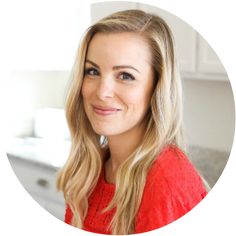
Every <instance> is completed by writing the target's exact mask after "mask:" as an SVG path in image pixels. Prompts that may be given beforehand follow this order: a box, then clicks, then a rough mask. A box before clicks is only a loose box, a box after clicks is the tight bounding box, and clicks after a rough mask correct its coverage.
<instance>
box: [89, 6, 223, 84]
mask: <svg viewBox="0 0 236 236" xmlns="http://www.w3.org/2000/svg"><path fill="white" fill-rule="evenodd" d="M126 9H140V10H144V11H146V12H149V13H154V14H157V15H159V16H161V17H162V18H163V19H164V20H165V21H166V22H167V23H168V25H169V26H170V28H171V30H172V32H173V35H174V39H175V46H176V53H177V59H178V64H179V68H180V73H181V76H182V78H184V79H206V80H209V79H210V80H228V78H227V74H226V72H225V70H224V67H223V65H222V63H221V61H220V59H219V58H218V56H217V55H216V54H215V52H214V50H213V49H212V48H211V47H210V46H209V44H208V43H207V42H206V41H205V40H204V39H203V38H202V37H201V36H200V35H199V34H198V33H197V32H196V31H195V30H194V29H193V28H192V27H191V26H190V25H188V24H187V23H186V22H184V21H182V20H181V19H180V18H178V17H177V16H175V15H173V14H171V13H168V12H167V11H164V10H162V9H159V8H157V7H154V6H151V5H146V4H142V3H131V2H102V3H95V4H92V5H91V22H92V23H95V22H96V21H97V20H99V19H101V18H102V17H104V16H107V15H109V14H111V13H113V12H116V11H120V10H126Z"/></svg>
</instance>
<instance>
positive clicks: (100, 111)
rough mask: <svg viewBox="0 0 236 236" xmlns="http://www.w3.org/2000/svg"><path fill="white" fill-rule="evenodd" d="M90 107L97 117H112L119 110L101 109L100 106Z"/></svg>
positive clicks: (112, 108)
mask: <svg viewBox="0 0 236 236" xmlns="http://www.w3.org/2000/svg"><path fill="white" fill-rule="evenodd" d="M92 107H93V110H94V112H95V113H96V114H98V115H112V114H115V113H117V112H118V111H120V110H121V109H118V108H114V107H101V106H92Z"/></svg>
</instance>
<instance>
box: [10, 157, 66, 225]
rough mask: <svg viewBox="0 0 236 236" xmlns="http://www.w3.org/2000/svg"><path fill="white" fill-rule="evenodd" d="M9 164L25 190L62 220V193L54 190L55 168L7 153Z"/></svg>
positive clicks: (63, 208) (63, 210) (63, 206)
mask: <svg viewBox="0 0 236 236" xmlns="http://www.w3.org/2000/svg"><path fill="white" fill-rule="evenodd" d="M8 159H9V161H10V163H11V166H12V168H13V170H14V172H15V174H16V176H17V178H18V179H19V181H20V183H21V184H22V185H23V187H24V188H25V189H26V190H27V192H28V193H29V194H30V195H31V196H32V197H33V198H34V200H36V201H37V202H38V203H39V204H40V205H41V206H42V207H43V208H45V209H46V210H47V211H48V212H49V213H51V214H52V215H54V216H55V217H57V218H58V219H60V220H62V221H63V220H64V213H65V204H64V198H63V194H62V193H61V192H58V191H57V190H56V169H54V168H51V167H49V166H46V165H40V164H37V163H36V162H33V161H29V160H24V159H22V158H18V157H14V156H11V155H8Z"/></svg>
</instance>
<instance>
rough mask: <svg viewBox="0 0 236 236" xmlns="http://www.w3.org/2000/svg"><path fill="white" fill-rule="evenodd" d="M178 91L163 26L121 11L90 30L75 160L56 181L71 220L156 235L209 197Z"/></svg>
mask: <svg viewBox="0 0 236 236" xmlns="http://www.w3.org/2000/svg"><path fill="white" fill-rule="evenodd" d="M181 111H182V104H181V84H180V78H179V74H178V70H177V68H176V61H175V53H174V46H173V39H172V35H171V32H170V29H169V27H168V26H167V24H166V23H165V22H164V21H163V20H162V19H161V18H159V17H157V16H154V15H151V14H147V13H145V12H143V11H138V10H128V11H123V12H117V13H114V14H112V15H111V16H108V17H106V18H104V19H102V20H100V21H99V22H98V23H96V24H95V25H93V26H91V27H90V28H89V29H88V31H87V32H86V34H85V36H84V39H83V41H82V42H81V46H80V49H79V52H78V56H77V58H76V63H75V67H74V75H73V82H72V84H71V87H70V91H69V96H68V99H67V106H66V114H67V121H68V125H69V129H70V132H71V140H72V146H71V152H70V155H69V158H68V160H67V162H66V164H65V166H64V167H63V168H62V170H61V171H60V173H59V176H58V182H57V185H58V189H59V190H62V191H63V193H64V197H65V201H66V205H67V208H66V214H65V222H66V223H68V224H71V225H73V226H75V227H78V228H82V229H84V230H87V231H91V232H96V233H102V234H133V233H141V232H146V231H150V230H153V229H157V228H159V227H162V226H164V225H166V224H169V223H171V222H172V221H174V220H176V219H178V218H179V217H181V216H183V215H184V214H185V213H187V212H188V211H189V210H191V209H192V208H193V207H194V206H195V205H196V204H198V203H199V202H200V201H201V200H202V199H203V198H204V197H205V195H206V190H205V188H204V185H203V183H202V181H201V178H200V176H199V175H198V174H197V172H196V170H195V169H194V167H193V166H192V165H191V163H190V162H189V161H188V159H187V157H186V156H185V154H184V152H183V151H181V150H183V146H182V135H181V134H182V114H181Z"/></svg>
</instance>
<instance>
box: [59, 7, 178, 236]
mask: <svg viewBox="0 0 236 236" xmlns="http://www.w3.org/2000/svg"><path fill="white" fill-rule="evenodd" d="M122 32H132V33H136V34H137V35H139V36H141V37H143V39H144V40H145V41H146V42H147V44H148V45H149V48H150V51H151V53H152V61H151V66H152V68H153V71H154V76H155V81H156V84H155V89H154V92H153V94H152V97H151V100H150V109H149V110H148V112H147V114H146V119H147V127H146V130H145V133H144V134H143V135H144V138H143V139H142V142H141V143H140V145H139V147H138V148H137V149H136V150H134V151H133V153H132V154H131V155H129V156H128V157H127V159H126V160H125V161H124V163H122V164H121V165H120V166H119V168H118V170H117V175H116V189H115V195H114V197H113V199H112V201H111V202H110V204H109V205H108V207H107V208H106V209H104V210H103V212H105V211H108V210H111V209H114V208H116V211H115V214H114V217H113V218H112V220H111V223H110V225H109V230H111V232H112V234H132V233H134V232H135V216H136V214H137V212H138V209H139V206H140V203H141V199H142V194H143V190H144V186H145V183H146V176H147V173H148V171H149V169H150V168H151V166H152V164H153V162H154V161H155V159H156V158H157V156H158V154H159V153H160V152H161V150H162V149H163V148H164V147H165V146H167V145H176V146H178V147H181V148H182V91H181V80H180V77H179V73H178V69H177V65H176V59H175V50H174V42H173V36H172V33H171V30H170V29H169V27H168V25H167V24H166V22H165V21H164V20H163V19H161V18H160V17H158V16H156V15H153V14H148V13H145V12H143V11H140V10H127V11H121V12H117V13H114V14H112V15H110V16H108V17H106V18H103V19H101V20H100V21H98V22H97V23H96V24H94V25H92V26H91V27H89V28H88V30H87V31H86V32H85V34H84V37H83V38H82V40H81V42H80V47H79V49H78V53H77V57H76V61H75V64H74V69H73V76H72V77H73V78H72V82H71V84H70V89H69V93H68V97H67V102H66V117H67V122H68V126H69V130H70V134H71V150H70V154H69V157H68V160H67V162H66V163H65V165H64V167H63V168H62V169H61V170H60V171H59V173H58V178H57V188H58V190H61V191H63V193H64V197H65V201H66V204H68V205H69V206H70V208H71V210H72V212H73V219H72V223H71V224H72V225H73V226H75V227H78V228H83V222H84V219H85V217H86V215H87V212H88V198H89V196H90V195H91V193H92V192H93V190H94V188H95V186H96V184H97V182H98V179H99V176H100V174H101V171H102V167H103V164H104V160H105V159H104V153H105V152H104V150H108V149H109V147H108V142H107V139H106V138H105V139H103V142H101V136H100V135H98V134H96V133H95V132H94V130H93V128H92V126H91V124H90V122H89V120H88V118H87V116H86V113H85V110H84V107H83V98H82V94H81V87H82V83H83V78H84V65H85V59H86V53H87V50H88V46H89V43H90V41H91V39H92V38H93V36H94V35H95V34H97V33H122Z"/></svg>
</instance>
